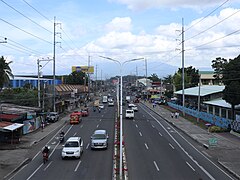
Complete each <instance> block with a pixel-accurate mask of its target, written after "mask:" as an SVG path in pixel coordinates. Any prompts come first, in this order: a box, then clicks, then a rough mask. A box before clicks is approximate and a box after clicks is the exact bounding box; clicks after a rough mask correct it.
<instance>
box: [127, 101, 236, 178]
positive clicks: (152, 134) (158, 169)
mask: <svg viewBox="0 0 240 180" xmlns="http://www.w3.org/2000/svg"><path fill="white" fill-rule="evenodd" d="M138 109H139V111H138V112H136V113H135V118H134V120H125V119H124V121H123V122H124V123H123V126H124V141H125V145H126V154H127V163H128V176H129V179H138V180H144V179H178V180H180V179H182V180H187V179H189V180H192V179H232V178H231V176H230V175H228V174H227V173H226V172H224V170H222V169H221V168H219V167H218V166H217V165H215V164H214V163H213V162H212V161H211V160H210V159H209V158H208V157H207V155H205V154H203V153H202V152H201V148H202V147H200V146H199V145H198V144H197V143H196V142H194V141H192V139H190V138H189V137H188V136H186V135H185V134H183V133H181V131H179V130H177V129H175V128H174V127H173V126H172V125H170V124H168V123H167V122H166V121H165V120H163V119H162V118H161V117H159V116H158V115H157V114H155V113H154V112H152V111H149V109H147V108H146V107H145V106H144V105H142V104H139V105H138Z"/></svg>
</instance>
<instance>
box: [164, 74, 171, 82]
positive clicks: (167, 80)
mask: <svg viewBox="0 0 240 180" xmlns="http://www.w3.org/2000/svg"><path fill="white" fill-rule="evenodd" d="M163 82H164V83H165V84H172V83H173V76H172V75H167V76H166V77H163Z"/></svg>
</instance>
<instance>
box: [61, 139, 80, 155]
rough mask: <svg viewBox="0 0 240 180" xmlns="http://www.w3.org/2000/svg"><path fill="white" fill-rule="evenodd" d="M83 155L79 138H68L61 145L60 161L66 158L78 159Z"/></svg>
mask: <svg viewBox="0 0 240 180" xmlns="http://www.w3.org/2000/svg"><path fill="white" fill-rule="evenodd" d="M82 153H83V140H82V138H81V137H70V138H68V140H67V141H66V143H65V145H63V149H62V159H64V158H66V157H75V158H80V156H81V154H82Z"/></svg>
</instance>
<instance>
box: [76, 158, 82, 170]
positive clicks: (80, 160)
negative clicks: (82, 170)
mask: <svg viewBox="0 0 240 180" xmlns="http://www.w3.org/2000/svg"><path fill="white" fill-rule="evenodd" d="M81 162H82V161H81V160H80V161H79V162H78V164H77V166H76V168H75V170H74V171H75V172H76V171H77V170H78V167H79V166H80V164H81Z"/></svg>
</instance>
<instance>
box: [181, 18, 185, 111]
mask: <svg viewBox="0 0 240 180" xmlns="http://www.w3.org/2000/svg"><path fill="white" fill-rule="evenodd" d="M184 88H185V85H184V20H183V18H182V106H183V110H182V113H183V116H185V109H184V108H185V94H184Z"/></svg>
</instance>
